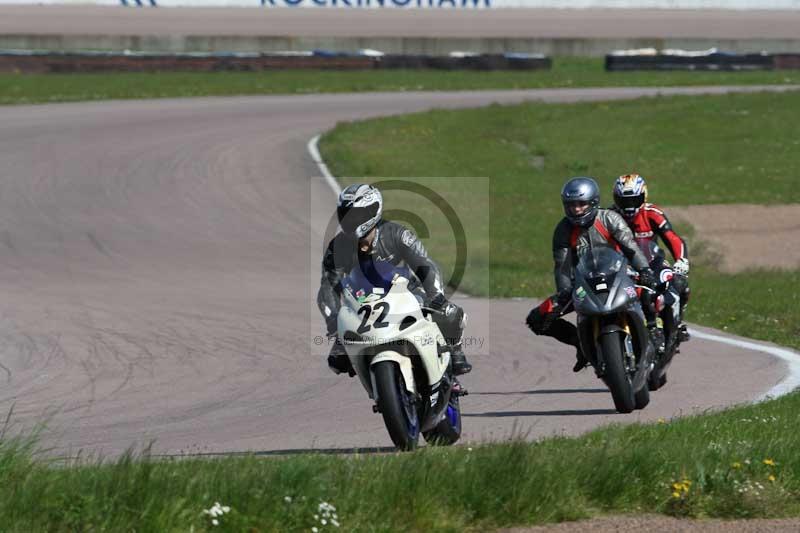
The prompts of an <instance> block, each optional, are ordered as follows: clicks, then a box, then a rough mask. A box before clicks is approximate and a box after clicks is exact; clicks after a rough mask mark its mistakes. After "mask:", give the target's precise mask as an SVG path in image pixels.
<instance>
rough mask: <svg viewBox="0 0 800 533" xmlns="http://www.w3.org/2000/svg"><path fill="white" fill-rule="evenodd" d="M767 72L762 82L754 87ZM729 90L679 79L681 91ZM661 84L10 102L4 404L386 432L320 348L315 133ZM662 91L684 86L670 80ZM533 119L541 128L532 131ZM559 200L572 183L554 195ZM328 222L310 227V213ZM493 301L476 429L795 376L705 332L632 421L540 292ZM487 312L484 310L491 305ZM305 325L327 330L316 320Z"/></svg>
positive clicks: (527, 425)
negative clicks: (530, 319) (690, 85)
mask: <svg viewBox="0 0 800 533" xmlns="http://www.w3.org/2000/svg"><path fill="white" fill-rule="evenodd" d="M754 89H755V88H751V89H749V90H754ZM701 91H705V92H720V91H722V89H719V88H717V89H702V88H698V89H679V90H675V91H669V92H680V93H695V92H701ZM655 92H656V90H655V89H653V90H642V91H638V90H635V89H593V90H541V91H524V92H495V93H469V92H465V93H457V94H443V93H439V94H426V93H404V94H360V95H312V96H266V97H244V98H229V99H196V100H160V101H129V102H105V103H85V104H61V105H42V106H25V107H3V108H0V177H1V178H2V179H0V217H2V224H0V249H1V250H2V253H0V294H2V298H0V365H2V366H0V406H1V407H0V409H2V411H3V412H6V411H8V410H10V409H11V408H12V405H13V417H12V418H13V420H14V424H15V426H14V427H15V428H16V429H22V428H26V427H31V426H32V425H33V424H35V423H36V422H39V421H42V420H44V419H45V418H46V417H47V418H48V420H49V426H48V429H47V431H46V432H45V433H44V444H45V445H46V446H48V447H52V450H53V453H59V454H61V453H69V452H72V453H74V452H76V451H77V450H79V449H83V450H86V451H91V452H95V453H102V454H106V455H113V454H116V453H119V452H121V451H122V450H124V449H126V448H127V447H129V446H131V445H132V444H134V443H139V444H142V443H145V442H147V441H149V440H150V439H155V440H156V442H155V448H154V451H155V452H157V453H198V452H226V451H243V450H250V451H278V450H293V449H297V450H309V449H312V448H315V449H345V450H346V449H350V448H352V447H371V446H376V447H381V446H386V445H388V444H389V439H388V436H387V435H386V432H385V430H384V429H383V426H382V422H381V419H380V416H379V415H374V414H373V413H372V411H371V409H370V402H369V400H368V399H367V398H366V395H365V393H364V392H363V390H362V389H361V387H360V386H359V384H358V383H357V382H356V381H355V380H350V379H347V378H342V377H337V376H334V375H333V374H331V373H330V372H329V371H328V370H327V368H326V367H325V365H324V363H323V361H322V360H321V358H319V357H314V356H311V355H309V352H310V350H311V348H312V346H311V338H310V335H309V332H310V331H321V330H322V327H323V325H322V321H321V319H320V318H319V317H318V316H316V315H312V316H309V309H310V306H309V303H308V301H309V298H310V295H311V294H312V293H313V292H314V291H315V289H316V283H317V282H318V270H316V267H314V268H313V269H312V268H311V267H310V266H309V249H310V247H311V246H312V243H311V242H310V241H309V239H314V242H313V246H315V247H320V248H321V246H322V243H321V242H319V241H320V239H321V237H320V235H321V228H322V223H323V220H324V218H325V215H327V213H325V214H322V213H315V214H314V216H310V214H309V198H310V197H311V196H317V197H324V195H329V196H330V201H331V205H332V202H333V201H334V196H333V193H332V192H331V191H330V190H329V189H328V188H327V187H326V185H325V184H324V182H322V181H318V180H317V181H315V180H311V179H310V178H311V177H312V176H317V175H318V170H317V168H316V166H315V165H314V163H313V162H312V160H311V158H310V157H309V155H308V153H307V151H306V143H307V141H308V139H309V138H311V137H312V136H313V135H315V134H317V133H319V132H320V131H322V130H325V129H327V128H330V127H332V126H333V125H334V123H335V122H336V121H338V120H343V119H357V118H364V117H368V116H374V115H378V114H388V113H401V112H409V111H414V110H420V109H425V108H430V107H432V106H438V107H451V106H468V105H481V104H486V103H489V102H492V101H499V102H517V101H521V100H523V99H529V98H532V99H541V100H546V101H552V102H556V101H560V102H564V101H575V100H581V99H609V98H627V97H632V96H636V95H638V94H655ZM662 92H667V91H666V90H662ZM532 127H535V125H532ZM554 201H557V199H554ZM309 225H310V228H309ZM480 303H481V302H480V301H478V300H469V299H468V300H466V301H465V302H464V305H465V307H466V308H467V310H468V311H472V315H471V324H472V329H471V330H470V331H469V333H470V334H472V335H483V334H485V333H486V328H489V327H491V330H492V331H491V337H490V343H491V344H490V345H489V346H488V353H489V355H482V356H476V357H474V358H473V362H474V363H475V366H476V370H475V372H474V373H473V374H471V375H470V376H468V377H467V378H466V379H465V380H464V382H465V384H466V385H467V386H468V387H469V388H470V390H471V391H472V395H471V396H469V397H468V398H466V399H465V401H464V410H465V416H466V418H465V440H467V441H475V440H479V439H483V438H494V439H498V438H503V437H505V436H508V435H509V434H510V432H511V431H512V428H513V427H515V426H516V429H517V431H519V432H526V433H527V434H528V435H529V436H530V437H531V438H532V437H537V436H541V435H547V434H551V433H553V432H567V433H577V432H580V431H583V430H586V429H588V428H591V427H594V426H597V425H599V424H604V423H608V422H613V421H632V420H640V419H642V420H652V419H656V418H658V417H670V416H673V415H677V414H681V413H688V412H694V411H696V410H697V409H701V410H702V409H706V408H709V407H717V406H722V405H728V404H731V403H735V402H744V401H748V400H750V399H752V398H755V397H757V396H759V395H760V394H762V393H764V392H765V391H767V390H768V389H770V388H771V387H772V386H774V385H775V384H776V383H778V382H779V381H780V380H781V379H782V378H783V377H784V375H785V373H786V367H785V365H784V363H782V362H780V361H778V360H776V359H773V358H772V357H770V356H767V355H764V354H762V353H757V352H747V351H744V350H741V349H736V348H732V347H727V346H724V345H720V344H716V343H710V342H704V341H701V340H693V341H692V342H691V344H689V345H687V346H686V348H685V350H684V353H683V354H681V355H680V356H679V358H678V359H677V360H676V362H675V364H674V365H673V368H674V371H673V372H672V373H671V376H670V377H671V379H670V384H669V385H668V387H667V388H666V389H665V390H664V391H661V392H659V393H657V394H654V395H653V400H652V403H651V405H650V407H648V408H647V409H646V410H645V411H644V412H642V413H638V414H633V415H616V414H613V413H612V411H611V406H612V404H611V399H610V396H609V394H608V393H607V392H605V391H604V390H602V389H603V387H602V386H601V384H600V383H599V382H598V381H597V380H596V379H594V378H593V375H592V373H591V372H590V371H584V372H583V373H581V374H580V375H574V374H572V372H570V368H571V366H572V353H571V351H570V350H569V349H567V348H566V347H564V346H562V345H559V344H558V343H556V342H554V341H551V340H548V339H542V338H535V337H534V336H533V335H532V334H530V333H529V332H528V331H527V330H526V329H525V327H524V326H523V324H522V321H523V318H524V316H525V313H526V312H527V310H528V308H529V307H530V306H531V305H532V302H524V301H496V302H492V304H491V316H487V314H486V313H485V312H482V311H481V310H480V309H481V308H483V309H485V307H486V306H482V305H478V304H480ZM476 309H477V310H476ZM308 320H312V321H313V322H312V324H313V327H312V328H309V325H308Z"/></svg>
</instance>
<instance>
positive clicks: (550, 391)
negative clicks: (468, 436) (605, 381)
mask: <svg viewBox="0 0 800 533" xmlns="http://www.w3.org/2000/svg"><path fill="white" fill-rule="evenodd" d="M601 392H605V393H607V392H608V389H536V390H521V391H508V392H499V391H487V392H472V391H470V393H469V395H470V396H513V395H515V394H597V393H601Z"/></svg>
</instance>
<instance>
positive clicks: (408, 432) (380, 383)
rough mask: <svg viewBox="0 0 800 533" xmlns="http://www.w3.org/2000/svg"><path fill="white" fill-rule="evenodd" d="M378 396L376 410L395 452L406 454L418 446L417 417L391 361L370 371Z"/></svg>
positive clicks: (409, 394)
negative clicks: (397, 450)
mask: <svg viewBox="0 0 800 533" xmlns="http://www.w3.org/2000/svg"><path fill="white" fill-rule="evenodd" d="M372 371H373V372H374V374H375V388H376V391H375V392H376V393H377V395H378V409H379V410H380V412H381V415H383V423H384V424H385V425H386V429H387V430H388V431H389V437H391V439H392V442H393V443H394V445H395V446H397V449H399V450H404V451H409V450H413V449H415V448H416V447H417V443H418V442H419V416H418V415H417V406H416V405H415V403H414V398H413V396H412V395H411V393H409V392H408V390H407V389H406V384H405V381H404V380H403V374H402V372H400V369H399V368H398V366H397V363H394V362H392V361H382V362H380V363H377V364H375V366H373V367H372Z"/></svg>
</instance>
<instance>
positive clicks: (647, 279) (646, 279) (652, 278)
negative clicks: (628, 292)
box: [639, 268, 658, 291]
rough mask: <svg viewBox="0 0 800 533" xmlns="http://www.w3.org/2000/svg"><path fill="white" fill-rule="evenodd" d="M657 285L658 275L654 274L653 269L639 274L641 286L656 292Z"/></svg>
mask: <svg viewBox="0 0 800 533" xmlns="http://www.w3.org/2000/svg"><path fill="white" fill-rule="evenodd" d="M657 284H658V282H657V281H656V274H655V272H653V269H651V268H644V269H642V270H641V271H640V272H639V285H642V286H644V287H647V288H648V289H650V290H653V291H654V290H655V289H656V285H657Z"/></svg>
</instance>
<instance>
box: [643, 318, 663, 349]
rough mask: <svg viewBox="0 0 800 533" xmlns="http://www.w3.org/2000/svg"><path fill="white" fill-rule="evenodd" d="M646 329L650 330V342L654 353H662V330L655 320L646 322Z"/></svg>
mask: <svg viewBox="0 0 800 533" xmlns="http://www.w3.org/2000/svg"><path fill="white" fill-rule="evenodd" d="M647 330H648V331H649V332H650V342H651V343H653V348H655V351H656V354H658V355H661V354H663V353H664V350H665V346H664V331H663V330H662V329H661V328H659V327H658V326H657V325H656V323H655V322H652V323H650V324H647Z"/></svg>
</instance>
